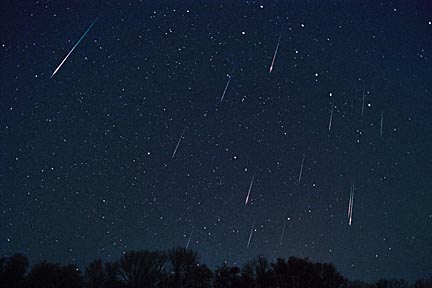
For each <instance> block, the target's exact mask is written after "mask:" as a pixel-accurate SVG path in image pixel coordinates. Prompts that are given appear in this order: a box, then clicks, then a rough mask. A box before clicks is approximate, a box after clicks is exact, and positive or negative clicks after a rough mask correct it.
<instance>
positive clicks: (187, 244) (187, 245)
mask: <svg viewBox="0 0 432 288" xmlns="http://www.w3.org/2000/svg"><path fill="white" fill-rule="evenodd" d="M194 230H195V226H193V227H192V232H191V233H190V234H189V239H188V241H187V243H186V249H188V247H189V243H190V240H191V238H192V234H193V232H194Z"/></svg>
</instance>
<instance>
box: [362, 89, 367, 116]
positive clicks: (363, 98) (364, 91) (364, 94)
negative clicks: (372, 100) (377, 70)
mask: <svg viewBox="0 0 432 288" xmlns="http://www.w3.org/2000/svg"><path fill="white" fill-rule="evenodd" d="M365 96H366V88H363V97H362V107H361V116H363V113H364V102H365Z"/></svg>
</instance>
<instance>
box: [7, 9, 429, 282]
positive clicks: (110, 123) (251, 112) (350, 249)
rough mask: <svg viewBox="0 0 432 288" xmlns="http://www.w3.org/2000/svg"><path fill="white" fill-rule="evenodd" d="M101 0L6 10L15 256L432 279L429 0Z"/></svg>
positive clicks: (10, 228) (10, 231) (10, 220)
mask: <svg viewBox="0 0 432 288" xmlns="http://www.w3.org/2000/svg"><path fill="white" fill-rule="evenodd" d="M87 2H88V3H79V4H78V3H69V2H68V1H57V2H51V1H31V2H30V1H13V2H12V1H10V2H9V3H6V2H4V3H2V4H1V6H2V7H1V9H0V10H1V11H3V12H2V17H0V19H2V20H1V21H2V25H1V28H0V31H1V34H0V35H1V37H0V41H1V43H0V45H1V46H0V51H1V52H0V53H1V60H0V61H1V62H0V64H1V67H2V69H0V70H1V72H0V73H1V74H0V75H1V86H0V89H1V90H0V99H1V106H0V107H1V108H0V109H1V110H0V139H1V141H0V153H1V154H0V163H1V164H0V197H1V199H0V200H1V201H0V213H1V216H0V235H1V236H0V248H1V253H2V254H4V255H11V254H13V253H15V252H22V253H25V254H26V255H27V256H28V257H29V259H30V260H31V261H32V263H35V262H38V261H42V260H43V259H47V260H50V261H60V262H63V263H76V264H78V265H79V266H82V265H85V264H87V263H89V262H90V261H91V260H93V259H94V258H102V259H105V260H112V259H118V258H119V257H120V255H121V253H122V252H124V251H127V250H129V249H168V248H171V247H174V246H186V245H188V247H189V248H191V249H194V250H196V251H198V252H199V254H200V255H201V259H202V261H203V262H205V263H207V264H208V265H209V266H210V267H215V266H217V265H219V264H221V263H222V262H223V261H227V262H228V263H229V264H237V265H241V264H242V263H244V262H245V261H246V260H249V259H251V258H252V257H254V256H256V255H258V254H262V255H265V256H266V257H268V258H269V259H274V258H276V257H288V256H291V255H294V256H301V257H309V258H310V259H312V260H314V261H325V262H331V263H334V264H335V266H336V268H337V269H338V270H339V271H341V273H342V274H344V275H346V276H347V277H349V278H352V279H362V280H366V281H372V280H376V279H378V278H382V277H387V278H392V277H396V278H402V277H403V278H407V279H415V278H420V277H425V276H428V275H430V273H431V272H432V271H431V270H430V267H431V266H430V259H431V257H432V249H431V245H430V243H432V229H431V228H432V208H431V204H432V194H431V193H430V187H431V186H432V177H431V175H432V174H431V173H432V162H431V159H432V152H431V151H432V150H431V149H430V147H432V136H431V135H432V116H431V114H430V107H432V106H431V105H432V86H431V83H432V78H431V76H432V68H431V67H432V66H431V63H430V58H431V51H432V23H431V21H432V10H431V8H432V6H431V4H430V3H428V2H427V1H409V2H406V1H389V2H386V1H384V2H376V1H365V2H362V3H356V2H355V1H346V2H344V1H318V2H316V1H297V0H296V1H261V2H259V1H181V2H180V1H179V2H178V3H177V1H175V2H174V1H171V2H170V1H168V2H166V3H156V2H159V1H131V2H126V1H87ZM153 2H155V3H153ZM95 20H96V22H95V24H94V26H92V27H91V29H89V31H88V33H87V34H86V35H85V37H83V39H82V41H81V42H80V43H79V45H78V46H77V47H76V49H75V50H74V51H73V53H71V54H70V56H69V58H67V60H66V61H65V62H64V64H63V65H62V66H61V68H60V69H59V70H58V72H57V73H56V74H55V75H53V77H52V78H51V79H50V77H51V76H52V74H53V72H54V70H55V69H56V67H58V65H59V64H60V63H61V61H62V60H63V59H64V57H65V56H66V54H67V53H68V52H69V51H70V50H71V48H72V47H73V46H74V45H75V43H77V41H78V40H79V39H80V37H81V36H83V33H84V32H85V31H86V29H87V28H89V25H90V24H92V23H93V21H95ZM279 39H280V43H278V40H279ZM276 47H278V48H277V53H275V49H276ZM273 57H274V65H273V67H272V69H270V66H271V64H272V60H273ZM269 69H270V71H269ZM224 88H225V89H226V90H224ZM224 91H225V93H224ZM223 94H224V95H223ZM222 95H223V96H222ZM221 99H222V101H221ZM352 185H354V187H355V188H354V197H353V205H352V223H351V225H349V219H348V217H347V210H348V207H349V202H350V189H351V187H352ZM248 192H249V193H248ZM248 194H249V195H248ZM246 199H247V200H246ZM249 237H250V239H249ZM189 240H190V241H189ZM248 240H250V243H249V244H250V245H248ZM188 242H190V243H188Z"/></svg>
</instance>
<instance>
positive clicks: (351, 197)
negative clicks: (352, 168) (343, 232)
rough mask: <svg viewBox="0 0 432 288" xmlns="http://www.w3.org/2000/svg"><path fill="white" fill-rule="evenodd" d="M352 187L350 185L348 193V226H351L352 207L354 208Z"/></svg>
mask: <svg viewBox="0 0 432 288" xmlns="http://www.w3.org/2000/svg"><path fill="white" fill-rule="evenodd" d="M354 190H355V187H354V185H351V191H350V199H349V203H348V225H349V226H351V224H352V213H353V206H354Z"/></svg>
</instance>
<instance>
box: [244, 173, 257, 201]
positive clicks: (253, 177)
mask: <svg viewBox="0 0 432 288" xmlns="http://www.w3.org/2000/svg"><path fill="white" fill-rule="evenodd" d="M254 180H255V174H254V175H253V176H252V180H251V182H250V185H249V191H248V194H247V196H246V200H245V205H247V203H248V201H249V196H250V192H251V190H252V185H253V183H254Z"/></svg>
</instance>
